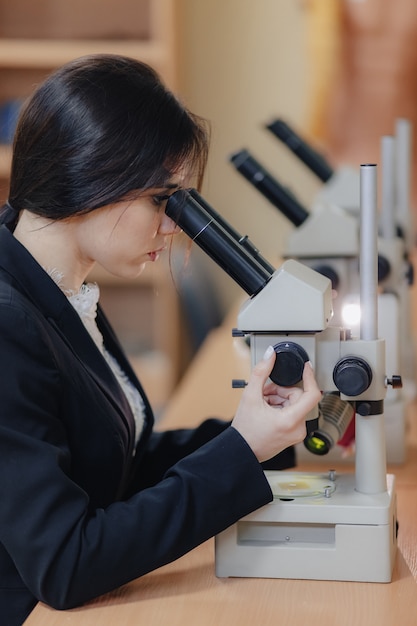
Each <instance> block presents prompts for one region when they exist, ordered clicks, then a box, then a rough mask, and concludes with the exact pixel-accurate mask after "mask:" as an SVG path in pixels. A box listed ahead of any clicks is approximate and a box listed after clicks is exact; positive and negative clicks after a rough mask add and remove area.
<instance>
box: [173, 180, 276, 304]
mask: <svg viewBox="0 0 417 626" xmlns="http://www.w3.org/2000/svg"><path fill="white" fill-rule="evenodd" d="M165 213H166V214H167V215H168V217H170V218H171V219H172V220H173V221H174V222H175V223H176V224H178V226H179V227H180V228H181V229H182V230H183V231H184V232H185V233H186V234H187V235H188V236H189V237H190V238H191V239H192V240H193V241H195V243H196V244H197V245H198V246H200V248H202V250H204V252H205V253H206V254H207V255H208V256H209V257H211V258H212V259H213V261H215V262H216V263H217V264H218V265H219V266H220V267H221V268H222V269H223V270H224V271H225V272H226V273H227V274H229V276H231V277H232V278H233V279H234V280H235V282H236V283H237V284H238V285H239V286H240V287H242V289H244V290H245V291H246V293H248V294H249V295H250V296H253V295H255V294H256V293H258V292H259V291H260V290H261V289H263V287H264V286H265V285H266V283H267V282H268V281H269V279H270V278H271V276H272V273H273V271H272V270H273V268H272V266H269V269H267V268H266V267H264V265H261V263H259V261H258V260H257V259H256V258H255V257H254V256H253V254H251V253H250V252H249V251H248V250H247V249H246V248H245V247H244V246H242V245H241V244H240V243H239V239H240V236H239V235H238V233H237V232H236V231H233V232H234V235H232V234H231V230H232V229H231V227H230V228H227V227H226V225H227V222H225V220H222V223H220V221H219V220H218V219H216V213H215V211H214V209H211V208H209V209H208V204H207V203H206V202H205V201H204V200H203V199H202V198H201V196H200V194H199V193H198V192H197V191H196V190H195V189H192V190H186V189H179V190H178V191H176V192H175V193H173V194H172V195H171V196H170V198H169V200H168V202H167V206H166V208H165Z"/></svg>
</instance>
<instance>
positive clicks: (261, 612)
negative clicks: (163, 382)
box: [25, 322, 417, 626]
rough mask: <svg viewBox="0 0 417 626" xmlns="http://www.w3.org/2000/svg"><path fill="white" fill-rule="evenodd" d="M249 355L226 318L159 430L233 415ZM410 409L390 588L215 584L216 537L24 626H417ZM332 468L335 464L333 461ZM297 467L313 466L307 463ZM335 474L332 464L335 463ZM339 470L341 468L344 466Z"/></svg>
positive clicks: (416, 456) (414, 429)
mask: <svg viewBox="0 0 417 626" xmlns="http://www.w3.org/2000/svg"><path fill="white" fill-rule="evenodd" d="M248 371H249V351H248V349H247V347H246V345H245V344H243V343H242V340H239V339H233V338H232V337H231V325H230V326H229V324H228V323H227V322H226V323H225V324H224V325H223V326H222V327H221V328H219V329H216V330H215V331H213V332H212V333H211V334H210V335H209V336H208V338H207V340H206V341H205V343H204V344H203V347H202V349H201V350H200V352H199V353H198V354H197V356H196V358H195V360H194V361H193V364H192V367H191V368H190V369H189V371H188V372H187V374H186V375H185V377H184V379H183V380H182V382H181V384H180V386H179V387H178V389H177V391H176V393H175V395H174V396H173V398H172V401H171V402H170V405H169V407H168V409H167V411H166V412H165V414H164V416H163V418H162V421H161V423H160V425H159V427H160V428H175V427H178V426H190V425H195V424H197V423H198V422H199V421H201V420H202V419H204V418H205V417H207V416H220V417H227V418H228V417H231V416H232V415H233V413H234V410H235V407H236V405H237V403H238V400H239V394H240V393H241V390H237V389H232V388H231V379H232V378H247V375H248ZM416 410H417V404H415V403H413V404H410V406H409V408H408V413H409V415H408V429H409V430H408V435H407V460H406V462H405V463H404V464H403V465H398V466H394V467H388V471H389V472H390V473H394V474H395V475H396V477H397V498H398V519H399V535H398V550H397V556H396V562H395V566H394V572H393V579H392V582H391V583H389V584H381V583H358V582H337V581H305V580H286V579H283V580H281V579H249V578H239V579H238V578H226V579H225V578H223V579H219V578H216V576H215V574H214V540H210V541H207V542H206V543H204V544H203V545H201V546H199V547H198V548H196V549H194V550H193V551H191V552H190V553H189V554H187V555H185V556H184V557H182V558H180V559H179V560H177V561H176V562H174V563H171V564H170V565H167V566H165V567H162V568H160V569H158V570H156V571H154V572H152V573H150V574H147V575H146V576H143V577H141V578H139V579H137V580H135V581H133V582H132V583H130V584H128V585H125V586H123V587H121V588H120V589H118V590H116V591H114V592H112V593H109V594H107V595H105V596H102V597H100V598H98V599H97V600H95V601H93V602H91V603H89V604H87V605H84V606H83V607H81V608H77V609H71V610H67V611H56V610H53V609H50V608H49V607H47V606H45V605H43V604H42V603H40V604H38V605H37V606H36V607H35V609H34V610H33V612H32V613H31V615H30V616H29V618H28V619H27V620H26V622H25V626H63V625H66V626H68V625H71V624H77V626H96V625H97V624H100V626H106V625H108V626H114V625H115V624H117V626H133V625H137V624H146V626H161V625H165V624H169V625H170V626H191V625H192V626H234V625H236V626H237V625H239V626H246V625H247V626H254V625H259V626H269V625H271V626H277V624H279V626H286V625H288V626H289V625H291V626H296V625H300V626H306V625H307V624H308V625H309V626H314V625H315V624H317V625H320V626H353V625H354V626H362V625H363V626H370V625H373V624H378V626H394V625H395V626H396V625H397V624H401V626H409V625H410V626H411V625H416V624H417V424H416V419H415V411H416ZM332 465H334V464H332ZM300 469H303V470H304V469H305V470H313V471H314V470H317V465H314V464H311V465H307V464H305V463H303V464H302V466H300ZM336 469H337V467H336ZM343 469H344V471H346V465H344V466H343Z"/></svg>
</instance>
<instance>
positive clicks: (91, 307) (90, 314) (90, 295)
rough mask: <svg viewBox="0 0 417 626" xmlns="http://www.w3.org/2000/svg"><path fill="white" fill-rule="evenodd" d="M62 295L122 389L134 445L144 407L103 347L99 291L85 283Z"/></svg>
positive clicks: (56, 278) (59, 279)
mask: <svg viewBox="0 0 417 626" xmlns="http://www.w3.org/2000/svg"><path fill="white" fill-rule="evenodd" d="M47 271H48V274H49V275H50V276H51V278H52V279H53V280H54V282H56V283H57V285H58V286H61V285H60V283H61V282H62V278H63V277H62V275H61V274H60V273H59V272H57V271H56V270H47ZM64 293H65V295H66V296H67V298H68V301H69V302H70V303H71V304H72V306H73V307H74V309H75V310H76V311H77V313H78V315H79V316H80V318H81V320H82V322H83V324H84V326H85V327H86V329H87V330H88V332H89V333H90V335H91V337H92V339H93V341H94V343H95V344H96V346H97V348H98V349H99V350H100V352H101V354H102V355H103V357H104V358H105V360H106V361H107V364H108V365H109V367H110V368H111V370H112V372H113V374H114V376H115V377H116V379H117V381H118V383H119V384H120V386H121V388H122V389H123V392H124V394H125V395H126V398H127V400H128V402H129V405H130V407H131V409H132V413H133V417H134V419H135V426H136V429H135V443H137V441H138V440H139V438H140V435H141V433H142V429H143V424H144V417H145V405H144V402H143V398H142V396H141V395H140V393H139V391H138V390H137V389H136V387H135V386H134V385H132V383H131V382H130V380H129V379H128V377H127V376H126V374H125V372H124V371H123V370H122V368H121V367H120V365H119V363H118V362H117V361H116V359H115V358H114V357H113V355H111V354H110V353H109V352H108V350H107V349H106V348H105V346H104V341H103V336H102V334H101V332H100V331H99V329H98V327H97V322H96V316H97V304H98V301H99V297H100V289H99V287H98V285H97V284H95V283H87V284H83V285H82V286H81V289H80V290H79V291H78V292H77V293H74V292H64Z"/></svg>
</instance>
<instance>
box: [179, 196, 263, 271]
mask: <svg viewBox="0 0 417 626" xmlns="http://www.w3.org/2000/svg"><path fill="white" fill-rule="evenodd" d="M188 191H189V193H190V195H191V196H192V197H193V198H195V199H196V200H197V202H198V203H199V204H200V205H201V206H202V207H203V208H204V209H205V210H206V211H207V213H208V214H209V215H211V216H212V217H213V218H214V219H215V220H216V222H217V223H218V224H219V225H220V226H222V228H224V230H225V231H227V232H228V233H229V234H230V235H231V236H232V237H233V239H235V240H236V241H237V242H238V243H239V244H240V245H241V246H242V247H243V248H245V249H246V250H247V251H248V252H249V254H250V255H251V256H252V257H253V258H254V259H255V260H256V261H258V263H260V264H261V265H262V266H263V267H264V268H265V269H266V270H267V271H268V272H269V273H270V274H273V273H274V272H275V267H274V266H273V265H271V263H269V261H267V260H266V259H265V258H264V257H263V256H262V255H261V253H260V252H259V250H258V248H256V247H255V246H254V245H253V243H252V242H251V240H250V239H249V237H248V236H247V235H241V234H240V233H238V232H237V230H235V229H234V228H233V226H231V224H229V223H228V222H226V220H225V219H224V218H223V217H222V216H221V215H220V213H218V212H217V211H215V209H213V207H212V206H210V205H209V204H208V202H206V201H205V200H204V198H202V197H201V196H200V194H199V193H198V191H197V190H196V189H189V190H188Z"/></svg>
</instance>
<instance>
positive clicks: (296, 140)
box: [266, 119, 334, 183]
mask: <svg viewBox="0 0 417 626" xmlns="http://www.w3.org/2000/svg"><path fill="white" fill-rule="evenodd" d="M266 128H267V129H268V130H270V131H271V133H272V134H273V135H275V137H278V139H280V140H281V141H282V142H283V143H285V145H286V146H287V147H288V148H289V149H290V150H291V151H292V152H294V154H296V155H297V156H298V158H299V159H300V160H301V161H302V162H303V163H304V164H305V165H307V167H309V168H310V169H311V170H312V172H314V174H316V176H318V177H319V178H320V180H322V181H323V183H326V182H327V181H328V180H329V178H331V177H332V176H333V174H334V171H333V169H332V168H331V166H330V165H329V164H328V163H327V161H326V159H325V158H324V157H323V156H322V155H321V154H319V153H318V152H316V150H314V149H313V148H312V147H311V146H309V145H308V144H307V143H306V142H305V141H304V139H302V138H301V137H300V136H299V135H298V134H297V133H296V132H295V131H294V130H293V129H292V128H290V127H289V126H288V124H286V123H285V122H284V121H283V120H281V119H276V120H274V121H273V122H271V123H270V124H267V125H266Z"/></svg>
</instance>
